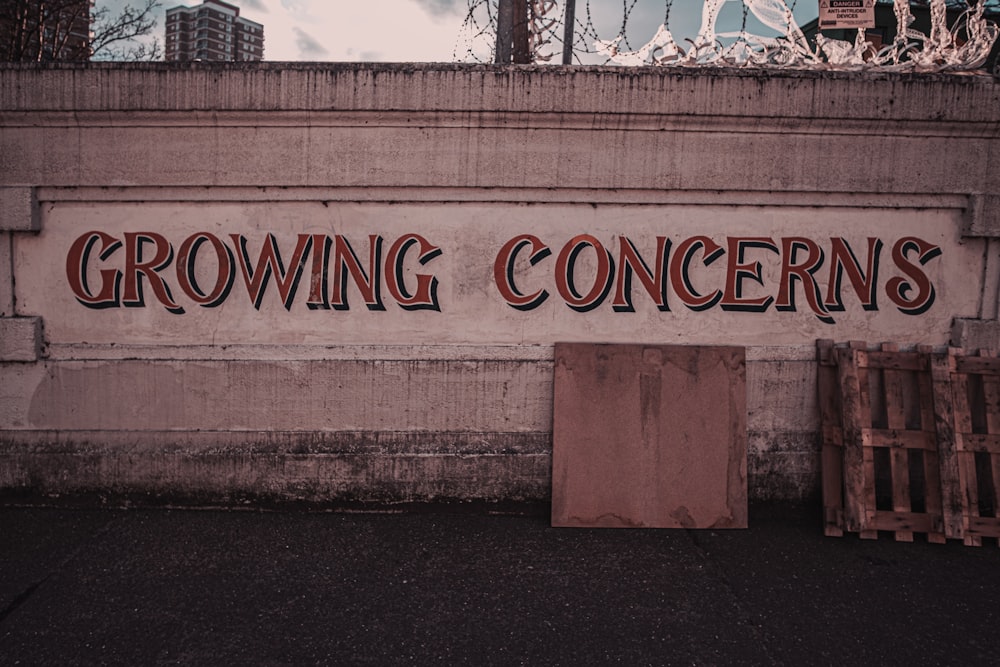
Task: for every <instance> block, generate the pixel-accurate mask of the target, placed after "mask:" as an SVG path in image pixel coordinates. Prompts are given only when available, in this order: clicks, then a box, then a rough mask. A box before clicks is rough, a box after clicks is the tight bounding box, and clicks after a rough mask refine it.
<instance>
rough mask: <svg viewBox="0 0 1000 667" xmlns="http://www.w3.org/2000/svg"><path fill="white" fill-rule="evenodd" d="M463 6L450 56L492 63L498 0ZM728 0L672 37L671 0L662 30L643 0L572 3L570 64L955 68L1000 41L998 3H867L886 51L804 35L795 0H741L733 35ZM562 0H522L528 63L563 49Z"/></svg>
mask: <svg viewBox="0 0 1000 667" xmlns="http://www.w3.org/2000/svg"><path fill="white" fill-rule="evenodd" d="M820 1H821V2H822V1H823V0H820ZM467 2H468V7H467V12H466V15H465V20H464V22H463V24H462V29H461V32H460V35H459V40H458V42H457V43H456V49H455V59H456V60H463V61H467V62H493V56H494V49H495V42H496V21H497V15H498V11H499V2H500V0H467ZM726 2H727V0H704V2H703V4H702V6H701V16H700V19H701V24H700V28H699V29H698V31H697V33H696V34H694V35H675V34H674V33H673V31H672V28H671V18H672V14H676V12H677V11H678V10H677V9H676V8H675V6H674V0H663V3H662V14H658V15H657V19H658V18H659V16H662V19H663V20H662V23H661V24H660V25H659V26H656V25H655V23H654V22H653V21H655V20H656V19H651V16H652V12H651V2H650V1H649V0H603V1H602V0H584V1H583V2H578V3H577V10H576V12H575V19H574V26H573V49H572V59H573V62H574V63H576V64H598V65H625V66H629V65H633V66H639V65H659V66H686V67H697V66H716V67H718V66H735V67H774V68H795V69H831V70H866V69H872V70H881V71H914V72H949V71H950V72H961V71H972V70H976V69H977V68H980V67H981V66H982V65H983V64H984V63H985V62H986V60H987V58H988V57H989V55H990V51H991V49H992V48H993V46H994V45H995V44H996V42H997V39H998V35H1000V28H998V25H997V24H998V22H1000V0H866V2H868V3H871V5H874V4H876V3H877V4H878V5H881V6H883V7H885V6H888V5H890V4H891V5H892V8H893V14H894V17H895V22H896V25H895V28H896V35H895V37H894V38H893V39H892V40H891V43H887V44H884V45H882V44H879V40H878V39H872V38H870V37H869V35H868V33H867V31H866V29H865V28H858V29H856V30H849V31H842V32H847V33H848V34H849V33H854V37H853V39H851V38H850V37H849V36H848V37H847V38H846V39H839V38H833V37H828V36H826V35H824V34H823V32H822V31H821V30H819V29H818V22H817V23H816V25H815V26H813V28H814V30H812V31H810V35H809V36H808V37H807V35H806V33H805V32H804V31H803V29H802V27H801V26H800V25H799V23H798V21H797V19H796V17H795V12H796V9H797V8H798V9H800V10H801V9H802V7H801V6H797V3H798V2H799V0H790V4H789V0H740V10H741V12H740V13H741V17H738V18H739V27H738V29H728V30H719V29H718V25H719V21H720V14H721V13H722V12H723V10H724V9H725V5H726ZM640 3H641V5H640ZM564 4H565V3H564V0H530V1H529V2H528V10H529V16H528V17H527V21H528V23H529V34H530V44H529V49H530V53H531V57H532V62H535V63H546V62H550V61H552V60H553V56H554V55H556V54H559V53H562V50H563V48H564V46H563V35H564V25H563V22H564V13H563V12H564ZM581 4H582V5H583V6H582V7H580V5H581ZM818 4H819V3H817V12H818ZM640 7H641V9H642V11H640ZM609 8H614V9H613V10H612V11H609ZM695 8H697V6H695ZM581 9H582V11H581ZM914 9H919V10H921V11H923V10H924V9H926V10H927V11H928V13H929V16H930V28H929V30H926V31H920V30H917V29H915V28H914V27H913V23H914V21H915V16H914V12H913V10H914ZM696 11H697V9H696ZM728 14H729V16H728V17H727V19H726V22H727V23H730V24H731V23H732V20H733V12H732V11H731V10H730V11H728ZM690 18H691V17H690V15H689V16H688V19H689V21H690ZM652 28H655V29H656V32H655V34H653V36H652V38H651V39H645V40H644V38H643V37H642V36H643V35H648V34H649V32H650V31H651V29H652ZM459 43H461V44H462V46H461V48H460V46H459ZM463 51H464V52H463ZM556 60H558V59H556Z"/></svg>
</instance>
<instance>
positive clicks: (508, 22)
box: [493, 0, 531, 64]
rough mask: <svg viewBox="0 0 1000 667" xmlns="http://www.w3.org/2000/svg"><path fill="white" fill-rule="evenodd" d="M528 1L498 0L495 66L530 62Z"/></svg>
mask: <svg viewBox="0 0 1000 667" xmlns="http://www.w3.org/2000/svg"><path fill="white" fill-rule="evenodd" d="M529 21H530V17H529V16H528V0H500V5H499V8H498V11H497V48H496V57H495V58H494V59H493V62H495V63H497V64H503V63H510V62H513V63H517V64H527V63H530V62H531V31H530V30H529V28H528V24H529Z"/></svg>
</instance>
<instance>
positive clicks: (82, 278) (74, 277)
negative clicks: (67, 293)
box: [66, 232, 122, 309]
mask: <svg viewBox="0 0 1000 667" xmlns="http://www.w3.org/2000/svg"><path fill="white" fill-rule="evenodd" d="M98 241H100V243H101V250H100V253H99V254H98V255H97V256H98V258H99V259H100V260H101V261H107V259H108V258H109V257H110V256H111V255H112V253H114V251H115V250H118V248H120V247H121V245H122V242H121V241H119V240H118V239H116V238H115V237H113V236H111V235H109V234H105V233H104V232H87V233H86V234H84V235H83V236H81V237H80V238H78V239H77V240H76V241H74V242H73V245H71V246H70V248H69V253H68V254H67V255H66V280H67V281H69V288H70V289H71V290H73V295H74V296H75V297H76V300H77V301H79V302H80V303H82V304H83V305H85V306H86V307H87V308H94V309H101V308H117V307H118V306H119V305H121V304H120V302H119V291H118V287H119V285H120V284H121V279H122V273H121V271H118V270H117V269H101V289H100V291H98V293H97V294H93V293H91V291H90V286H89V285H88V284H87V263H88V262H89V261H90V252H91V250H93V248H94V245H95V244H96V243H97V242H98Z"/></svg>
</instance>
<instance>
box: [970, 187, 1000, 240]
mask: <svg viewBox="0 0 1000 667" xmlns="http://www.w3.org/2000/svg"><path fill="white" fill-rule="evenodd" d="M962 236H985V237H989V238H1000V195H980V194H976V195H970V196H969V206H968V208H966V209H965V220H964V229H963V230H962Z"/></svg>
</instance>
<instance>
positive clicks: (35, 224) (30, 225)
mask: <svg viewBox="0 0 1000 667" xmlns="http://www.w3.org/2000/svg"><path fill="white" fill-rule="evenodd" d="M39 229H41V221H40V219H39V215H38V198H37V197H36V196H35V189H34V188H30V187H0V232H37V231H38V230H39Z"/></svg>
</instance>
